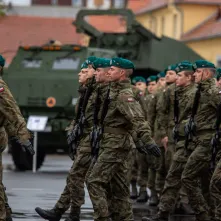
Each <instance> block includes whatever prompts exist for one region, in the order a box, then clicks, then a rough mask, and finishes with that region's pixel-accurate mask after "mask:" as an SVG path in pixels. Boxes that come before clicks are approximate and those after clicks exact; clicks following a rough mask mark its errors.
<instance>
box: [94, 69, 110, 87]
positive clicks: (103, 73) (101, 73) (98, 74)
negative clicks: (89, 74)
mask: <svg viewBox="0 0 221 221" xmlns="http://www.w3.org/2000/svg"><path fill="white" fill-rule="evenodd" d="M108 70H109V68H97V69H96V71H95V72H94V76H95V80H96V82H98V83H104V82H107V81H108V76H107V72H108Z"/></svg>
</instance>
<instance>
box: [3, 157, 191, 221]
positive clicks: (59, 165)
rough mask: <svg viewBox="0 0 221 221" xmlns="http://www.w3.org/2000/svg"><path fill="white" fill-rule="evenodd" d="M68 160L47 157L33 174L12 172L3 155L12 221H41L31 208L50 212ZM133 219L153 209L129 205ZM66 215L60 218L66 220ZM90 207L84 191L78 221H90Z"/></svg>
mask: <svg viewBox="0 0 221 221" xmlns="http://www.w3.org/2000/svg"><path fill="white" fill-rule="evenodd" d="M71 164H72V162H71V160H70V159H69V157H68V156H64V155H48V156H47V157H46V160H45V162H44V165H43V166H42V167H41V168H40V169H39V170H38V171H37V173H32V172H31V171H26V172H19V171H16V170H15V169H14V166H13V162H12V160H11V156H10V155H8V154H4V155H3V165H4V174H3V182H4V185H5V186H6V188H7V189H6V192H7V195H8V198H9V204H10V206H11V208H12V210H13V220H14V221H22V220H29V221H36V220H43V219H42V218H40V217H39V216H38V214H37V213H36V212H35V210H34V209H35V207H37V206H39V207H42V208H45V209H51V208H52V207H53V206H54V204H55V203H56V201H57V199H58V198H59V196H60V193H61V192H62V191H63V188H64V186H65V182H66V176H67V173H68V170H69V169H70V167H71ZM133 208H134V215H135V220H141V217H142V216H146V215H148V214H154V213H155V212H156V208H148V205H147V204H138V203H133ZM67 214H68V212H67V213H66V214H65V215H64V216H63V219H62V220H64V218H65V217H67ZM92 214H93V210H92V204H91V201H90V199H89V196H88V193H87V190H86V199H85V204H84V205H83V208H82V212H81V220H93V218H92ZM192 220H194V218H193V217H183V216H176V217H171V218H170V221H192Z"/></svg>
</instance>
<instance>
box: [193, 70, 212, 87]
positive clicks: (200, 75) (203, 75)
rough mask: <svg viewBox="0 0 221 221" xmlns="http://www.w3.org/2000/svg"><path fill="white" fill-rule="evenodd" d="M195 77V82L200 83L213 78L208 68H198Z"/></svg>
mask: <svg viewBox="0 0 221 221" xmlns="http://www.w3.org/2000/svg"><path fill="white" fill-rule="evenodd" d="M193 76H194V77H195V82H196V83H199V82H200V81H204V80H206V79H208V78H209V77H210V76H211V74H210V72H209V71H208V69H206V68H197V69H196V70H195V72H194V74H193Z"/></svg>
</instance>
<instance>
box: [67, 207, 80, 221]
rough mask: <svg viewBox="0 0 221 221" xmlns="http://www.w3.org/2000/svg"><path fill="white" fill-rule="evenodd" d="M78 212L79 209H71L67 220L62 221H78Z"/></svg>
mask: <svg viewBox="0 0 221 221" xmlns="http://www.w3.org/2000/svg"><path fill="white" fill-rule="evenodd" d="M80 212H81V209H80V207H74V208H72V207H71V212H70V214H69V216H68V218H66V219H65V220H64V221H80Z"/></svg>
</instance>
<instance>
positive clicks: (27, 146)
mask: <svg viewBox="0 0 221 221" xmlns="http://www.w3.org/2000/svg"><path fill="white" fill-rule="evenodd" d="M19 143H20V145H21V147H22V149H23V150H24V151H28V152H29V153H30V154H31V155H32V156H33V155H34V154H35V151H34V149H33V146H32V144H31V142H30V141H29V140H26V141H24V142H21V141H20V142H19Z"/></svg>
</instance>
